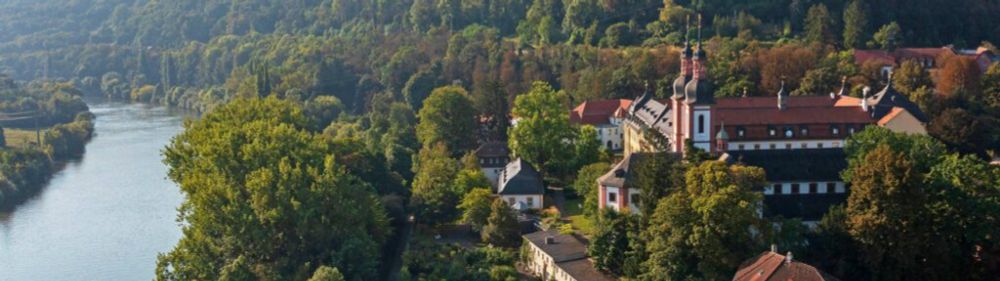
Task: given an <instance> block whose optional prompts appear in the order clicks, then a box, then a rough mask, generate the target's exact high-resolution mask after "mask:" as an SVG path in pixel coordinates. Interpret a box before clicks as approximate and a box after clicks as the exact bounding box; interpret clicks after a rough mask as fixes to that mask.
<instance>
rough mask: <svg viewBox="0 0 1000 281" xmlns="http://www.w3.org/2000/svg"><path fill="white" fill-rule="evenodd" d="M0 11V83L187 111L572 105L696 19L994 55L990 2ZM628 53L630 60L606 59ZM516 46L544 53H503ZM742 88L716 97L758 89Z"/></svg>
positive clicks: (383, 3) (308, 4) (299, 4)
mask: <svg viewBox="0 0 1000 281" xmlns="http://www.w3.org/2000/svg"><path fill="white" fill-rule="evenodd" d="M852 3H854V4H856V5H849V4H852ZM813 8H816V9H813ZM820 8H822V9H820ZM0 11H2V12H0V73H6V74H8V75H10V76H11V77H14V78H16V79H19V80H32V79H37V78H51V79H66V80H74V81H75V82H76V84H77V85H78V86H80V87H81V88H82V89H84V90H85V91H87V92H102V93H104V94H106V95H110V96H121V97H131V98H133V99H137V100H150V101H154V100H158V101H164V102H167V103H171V104H175V105H182V106H192V107H193V106H199V105H203V104H212V103H215V102H217V101H219V100H225V99H227V98H228V97H230V96H232V95H234V94H236V93H237V92H238V91H239V89H240V88H241V87H242V88H244V89H245V88H247V87H246V86H247V85H240V84H239V83H240V82H239V81H235V80H234V79H230V78H239V77H254V76H258V75H257V74H252V73H251V72H254V70H253V69H252V68H257V70H258V72H259V71H260V70H262V69H268V71H269V75H270V77H269V79H271V80H273V83H274V84H275V86H274V87H273V90H274V91H276V92H278V93H280V94H286V93H291V94H302V95H305V96H314V95H316V94H335V95H337V96H338V97H339V98H341V100H343V101H344V102H345V103H346V104H348V105H360V102H361V101H364V100H369V99H370V94H371V93H373V92H378V91H381V90H390V91H391V92H393V93H395V94H396V95H399V96H401V95H403V94H404V92H406V91H404V90H406V89H404V88H405V87H406V86H407V84H408V82H410V81H411V80H412V81H413V82H414V83H409V84H411V86H419V87H417V88H414V89H411V90H415V93H413V94H414V95H424V94H426V93H427V92H428V91H429V89H430V88H432V87H433V85H431V84H434V85H441V84H447V83H450V82H451V81H456V80H459V81H464V82H465V83H466V84H465V85H466V86H467V87H468V88H470V89H475V88H477V87H478V86H481V85H482V83H481V82H483V81H487V80H501V81H502V82H504V84H505V85H506V86H508V91H511V92H514V93H516V92H519V91H523V90H526V89H527V88H528V86H529V85H528V84H529V83H530V81H533V80H545V81H548V82H550V83H552V84H554V85H557V86H558V87H560V88H564V89H568V90H572V93H573V98H575V99H589V98H599V97H616V96H622V95H631V94H634V91H636V90H641V85H642V84H643V82H642V81H653V82H655V81H658V80H660V79H662V77H663V75H669V74H672V73H673V72H674V71H675V67H673V63H676V61H675V60H674V59H672V58H669V57H670V56H672V55H668V54H667V53H666V51H667V49H664V48H663V46H669V45H676V44H679V42H680V41H681V40H682V38H684V35H683V33H682V31H683V30H684V26H685V23H684V22H685V20H686V19H688V18H692V21H694V19H693V17H692V16H693V15H695V14H698V13H700V14H702V15H704V21H703V22H704V25H705V32H704V35H705V37H711V38H716V37H718V38H738V39H739V40H740V42H741V43H743V44H735V45H734V46H736V47H741V48H746V47H748V46H750V47H752V46H755V45H753V44H750V45H748V44H745V43H750V42H755V41H756V42H764V43H765V44H771V43H774V42H778V43H779V44H782V42H785V43H787V42H792V43H795V42H812V41H819V42H818V43H821V44H823V45H826V46H832V47H834V48H836V49H839V50H845V49H850V48H852V47H860V48H864V47H877V46H878V45H879V44H878V43H879V42H876V41H877V40H874V39H875V38H873V37H872V34H874V33H876V31H878V30H880V28H881V27H884V26H886V25H888V24H889V23H891V22H896V23H898V25H899V27H900V30H899V32H898V33H899V34H898V35H899V36H898V39H897V40H899V41H898V42H894V43H895V44H897V45H909V46H934V47H937V46H943V45H946V44H956V45H957V46H959V47H963V46H971V47H975V46H978V45H979V44H980V42H982V41H991V42H1000V24H996V19H995V15H997V14H1000V2H997V1H990V0H918V1H899V0H854V1H848V0H825V1H820V0H815V1H810V0H764V1H733V0H708V1H690V0H374V1H372V0H291V1H289V0H171V1H148V0H69V1H64V0H8V1H3V2H2V3H0ZM811 12H814V13H811ZM848 14H851V15H852V16H850V17H849V16H848ZM810 17H812V18H814V19H815V20H814V21H813V22H814V23H816V24H815V25H812V26H810V25H808V24H809V21H808V20H809V18H810ZM848 32H850V33H852V34H855V35H854V36H853V37H850V39H848V37H844V38H843V39H841V38H842V36H847V35H843V34H846V33H848ZM692 33H693V32H692ZM810 34H818V35H816V36H813V35H810ZM817 38H818V39H817ZM706 40H708V39H706ZM758 45H759V44H758ZM591 46H597V47H603V49H601V50H603V51H602V53H598V52H597V49H594V48H591ZM629 46H638V47H644V48H643V50H644V51H640V52H624V53H619V52H618V51H621V50H625V48H627V47H629ZM525 47H534V48H536V49H540V50H541V49H544V52H535V53H525V52H518V53H514V52H513V51H514V50H523V49H525ZM727 47H731V46H724V45H718V44H714V45H711V46H709V48H721V49H723V50H725V48H727ZM650 48H653V49H655V48H661V49H660V50H659V51H655V50H654V51H652V52H651V51H648V50H649V49H650ZM730 51H731V50H730ZM821 53H825V51H824V52H821ZM595 56H597V57H595ZM713 59H716V58H714V57H713ZM728 59H730V60H732V59H734V58H728ZM597 65H599V67H598V66H597ZM716 65H721V64H716ZM625 66H628V68H630V69H627V70H622V68H623V67H625ZM587 68H591V69H590V70H589V71H588V69H587ZM234 70H238V71H234ZM710 72H712V75H713V76H717V78H725V77H724V74H731V73H723V72H720V71H710ZM337 73H343V74H345V75H341V76H344V77H332V75H333V74H337ZM416 74H421V75H416ZM749 76H751V77H749V78H746V79H743V78H740V79H742V80H740V79H737V80H740V81H735V80H734V81H730V82H726V83H725V84H728V85H722V86H721V88H722V89H723V90H724V91H725V90H727V89H728V90H731V89H737V88H742V87H746V86H747V85H750V84H754V85H757V86H755V87H757V89H756V90H759V91H761V92H763V91H770V90H772V89H771V88H772V87H771V85H769V83H768V82H766V81H760V80H761V79H759V78H757V77H753V76H754V75H749ZM331 77H332V78H331ZM589 77H618V78H619V79H615V80H614V83H607V84H605V83H595V82H594V81H590V79H589ZM792 78H801V73H799V75H798V76H797V77H795V76H793V77H792ZM246 80H247V79H242V80H240V81H246ZM717 80H719V79H717ZM227 81H229V83H227ZM420 82H424V83H420ZM653 85H654V86H655V85H656V83H653ZM411 92H412V91H411ZM418 100H419V97H417V98H415V99H414V100H413V101H411V102H412V103H414V104H419V101H418Z"/></svg>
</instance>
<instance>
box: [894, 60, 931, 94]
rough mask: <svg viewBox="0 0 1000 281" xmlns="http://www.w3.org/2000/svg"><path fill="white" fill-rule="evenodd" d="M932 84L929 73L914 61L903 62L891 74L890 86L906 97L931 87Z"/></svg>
mask: <svg viewBox="0 0 1000 281" xmlns="http://www.w3.org/2000/svg"><path fill="white" fill-rule="evenodd" d="M933 83H934V81H932V80H931V76H930V73H928V72H927V71H926V70H924V67H923V66H922V65H920V63H919V62H917V61H915V60H907V61H904V62H903V64H901V65H899V68H898V69H896V70H895V72H893V74H892V85H893V86H894V87H895V88H896V89H897V90H899V92H901V93H903V94H905V95H907V96H911V94H912V93H913V92H914V91H916V90H917V89H920V88H921V87H931V86H933V85H934V84H933Z"/></svg>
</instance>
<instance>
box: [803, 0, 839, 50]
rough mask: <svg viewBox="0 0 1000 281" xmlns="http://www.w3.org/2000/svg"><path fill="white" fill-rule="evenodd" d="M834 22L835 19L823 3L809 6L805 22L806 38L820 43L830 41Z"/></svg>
mask: <svg viewBox="0 0 1000 281" xmlns="http://www.w3.org/2000/svg"><path fill="white" fill-rule="evenodd" d="M836 24H837V21H836V19H834V17H833V16H831V15H830V10H829V9H827V8H826V5H824V4H823V3H820V4H816V5H813V6H812V7H809V12H808V13H807V15H806V22H805V26H806V30H805V32H806V40H807V41H809V42H813V43H821V44H828V43H832V42H833V41H834V34H835V33H834V29H835V28H836V27H835V25H836Z"/></svg>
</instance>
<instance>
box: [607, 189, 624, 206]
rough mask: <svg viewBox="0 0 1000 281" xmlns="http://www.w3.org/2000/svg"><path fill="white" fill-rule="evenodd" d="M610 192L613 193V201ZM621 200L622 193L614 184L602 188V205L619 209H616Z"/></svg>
mask: <svg viewBox="0 0 1000 281" xmlns="http://www.w3.org/2000/svg"><path fill="white" fill-rule="evenodd" d="M611 194H615V199H616V200H615V201H611ZM621 200H622V193H621V190H619V188H617V187H614V186H608V187H605V188H604V207H605V208H609V209H612V210H615V211H621V210H619V209H618V204H620V202H621Z"/></svg>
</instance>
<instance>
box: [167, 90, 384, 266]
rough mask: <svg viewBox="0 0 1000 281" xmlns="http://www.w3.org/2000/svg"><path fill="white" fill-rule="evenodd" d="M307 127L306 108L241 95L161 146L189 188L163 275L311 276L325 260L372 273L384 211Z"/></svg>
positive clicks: (368, 188) (181, 182)
mask: <svg viewBox="0 0 1000 281" xmlns="http://www.w3.org/2000/svg"><path fill="white" fill-rule="evenodd" d="M307 125H308V122H307V118H306V117H305V116H303V115H302V111H301V109H299V108H298V107H296V106H294V105H293V104H292V103H290V102H286V101H279V100H277V99H274V98H268V99H250V100H237V101H234V102H232V103H230V104H228V105H225V106H222V107H220V108H217V109H216V110H215V111H213V112H211V113H209V114H207V115H205V116H203V117H202V119H201V120H199V121H194V122H188V123H186V124H185V128H186V130H185V132H184V133H182V134H180V135H178V136H177V137H175V138H174V139H173V141H172V143H171V145H170V146H169V147H167V149H166V151H165V152H164V156H165V158H166V159H165V160H164V161H165V162H166V164H167V165H168V166H169V167H170V170H169V173H168V176H169V177H170V179H172V180H173V181H174V182H177V183H178V184H179V185H180V188H181V190H182V191H183V192H184V193H185V195H186V196H185V198H186V200H185V202H184V203H183V204H182V206H181V207H180V209H179V210H180V216H179V217H180V220H181V221H183V223H184V227H183V232H184V237H183V238H181V241H180V242H179V243H178V245H177V246H176V248H174V249H173V250H172V251H170V252H168V253H166V254H162V255H161V256H160V257H159V259H158V263H157V278H158V279H161V280H180V279H186V280H191V279H202V280H207V279H219V278H222V277H224V276H230V277H232V276H233V275H232V274H237V276H238V275H240V274H244V273H251V274H252V275H253V276H256V277H257V278H265V279H267V278H271V276H297V277H296V278H298V279H305V277H306V276H308V275H310V274H312V272H313V268H312V267H313V266H315V265H317V264H324V263H328V264H331V265H336V266H337V267H338V268H344V269H347V270H345V272H344V273H345V275H346V276H349V277H351V278H362V279H371V278H375V276H376V274H377V273H376V268H377V267H378V264H379V252H380V251H379V249H381V246H382V244H383V242H384V241H385V239H386V237H387V235H388V232H389V230H388V222H387V218H386V214H385V211H384V210H383V208H382V205H381V203H380V202H379V200H378V199H377V198H376V197H375V196H374V190H373V189H372V187H371V186H370V185H369V184H368V183H366V182H365V181H363V180H362V179H360V178H358V177H356V176H354V175H352V174H351V173H349V172H347V170H346V169H345V168H344V166H343V165H342V164H340V163H339V162H338V159H337V157H338V155H334V154H331V153H330V151H329V150H327V147H326V145H325V143H324V142H321V141H318V139H317V137H316V136H314V135H312V134H311V133H309V132H308V131H306V130H305V128H306V127H307ZM332 206H336V207H332ZM247 270H249V271H247ZM241 272H242V273H241Z"/></svg>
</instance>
